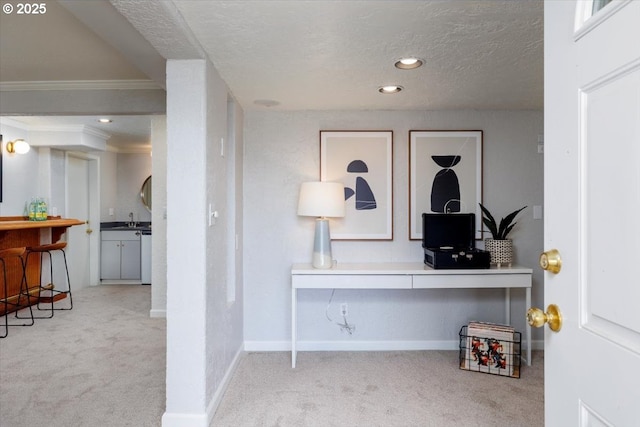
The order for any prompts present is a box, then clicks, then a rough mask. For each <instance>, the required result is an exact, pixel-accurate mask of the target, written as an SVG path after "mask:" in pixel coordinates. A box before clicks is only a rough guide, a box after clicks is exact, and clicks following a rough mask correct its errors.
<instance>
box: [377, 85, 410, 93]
mask: <svg viewBox="0 0 640 427" xmlns="http://www.w3.org/2000/svg"><path fill="white" fill-rule="evenodd" d="M402 89H404V88H403V87H402V86H398V85H388V86H382V87H379V88H378V92H380V93H398V92H400V91H401V90H402Z"/></svg>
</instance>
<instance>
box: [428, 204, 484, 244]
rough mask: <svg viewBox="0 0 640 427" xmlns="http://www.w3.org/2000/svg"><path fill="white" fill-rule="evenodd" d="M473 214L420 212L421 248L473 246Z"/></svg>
mask: <svg viewBox="0 0 640 427" xmlns="http://www.w3.org/2000/svg"><path fill="white" fill-rule="evenodd" d="M475 222H476V220H475V214H473V213H464V214H444V213H423V214H422V247H423V248H430V249H436V248H453V249H459V248H466V249H468V248H474V247H475V237H474V236H475V233H474V228H475Z"/></svg>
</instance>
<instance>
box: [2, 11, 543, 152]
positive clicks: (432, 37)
mask: <svg viewBox="0 0 640 427" xmlns="http://www.w3.org/2000/svg"><path fill="white" fill-rule="evenodd" d="M4 3H12V4H17V3H18V2H17V1H13V0H10V1H5V2H4ZM4 3H3V4H4ZM46 3H47V8H48V9H47V13H46V14H45V15H41V16H39V17H17V16H16V15H11V16H9V15H7V14H0V83H2V84H4V83H6V82H27V83H28V82H29V81H55V80H62V81H91V80H101V81H104V80H129V81H130V80H140V79H152V80H154V81H155V82H156V83H158V84H160V85H161V86H163V79H164V70H163V68H164V62H163V61H164V60H163V58H162V57H164V58H168V59H185V58H198V57H204V56H205V55H206V56H208V57H209V58H210V59H211V61H212V62H213V64H214V66H215V67H216V69H217V70H218V72H219V73H220V75H221V76H222V78H223V79H224V80H225V81H226V82H227V84H228V86H229V88H230V90H231V92H232V94H233V96H234V97H235V98H236V100H237V101H238V102H239V103H240V105H241V106H242V107H243V108H244V109H245V110H252V109H260V110H265V109H271V110H354V109H357V110H375V109H386V110H389V109H399V110H402V109H404V110H440V109H542V108H543V1H542V0H482V1H473V0H447V1H444V0H436V1H433V0H411V1H401V0H394V1H388V0H368V1H365V0H358V1H355V0H345V1H334V0H331V1H326V0H309V1H303V0H285V1H279V0H260V1H257V0H256V1H245V0H225V1H216V0H193V1H192V0H172V1H163V2H156V1H153V2H151V1H140V0H109V1H107V0H92V1H86V0H60V1H59V2H56V1H47V2H46ZM63 6H64V7H63ZM121 14H122V15H121ZM123 15H124V18H126V20H125V19H123ZM98 17H99V19H97V18H98ZM114 18H117V19H114ZM26 20H28V22H29V24H30V25H29V26H24V24H25V22H27V21H26ZM138 32H139V33H141V34H142V35H143V36H144V37H145V38H146V40H144V39H142V38H141V37H140V40H135V41H134V40H133V39H134V38H135V37H132V33H134V34H133V35H138V36H139V34H138ZM145 43H146V45H145ZM147 46H148V49H147ZM149 50H153V52H149ZM158 53H159V54H160V55H162V56H160V55H158ZM405 55H415V56H418V57H420V58H423V59H424V60H425V65H424V66H423V67H421V68H419V69H416V70H398V69H396V68H395V67H394V66H393V63H394V61H395V60H396V59H398V58H400V57H402V56H405ZM159 59H160V60H159ZM158 68H160V70H158ZM388 84H399V85H402V86H403V87H404V88H405V90H404V91H402V92H400V93H398V94H394V95H383V94H380V93H379V92H378V91H377V89H378V87H380V86H383V85H388ZM256 101H258V103H256ZM265 104H267V105H269V106H265ZM273 104H275V105H273ZM111 112H112V113H114V114H117V111H111ZM16 119H17V117H16ZM51 120H52V119H51V118H47V120H46V121H44V120H43V123H45V124H44V125H46V126H51ZM86 120H88V121H89V122H91V121H92V120H94V118H92V117H90V118H86V119H85V118H80V119H79V121H80V122H82V123H79V124H83V123H84V121H86ZM70 121H73V118H71V117H66V118H64V119H61V122H64V123H65V124H66V125H68V124H71V123H70ZM29 122H30V123H32V126H36V125H37V123H36V121H35V119H29ZM122 125H123V128H122V129H120V128H119V120H116V121H115V122H114V123H113V124H112V125H111V128H110V129H111V130H107V132H109V133H112V134H114V135H119V136H118V138H113V140H112V142H113V143H117V142H116V141H118V140H120V141H122V142H121V144H122V145H126V144H131V143H136V142H133V141H136V140H138V141H139V140H140V136H139V133H138V132H137V131H136V132H131V133H132V134H131V137H130V138H129V137H127V133H128V131H127V130H126V127H130V126H132V123H129V122H128V123H126V124H125V123H122ZM147 128H148V118H144V117H141V123H140V125H139V126H138V129H147ZM127 141H128V142H127ZM140 143H141V142H137V144H140ZM144 143H145V144H146V143H148V139H147V141H145V142H144Z"/></svg>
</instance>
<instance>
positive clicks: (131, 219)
mask: <svg viewBox="0 0 640 427" xmlns="http://www.w3.org/2000/svg"><path fill="white" fill-rule="evenodd" d="M127 225H128V226H129V227H135V226H136V223H135V222H134V221H133V212H129V223H128V224H127Z"/></svg>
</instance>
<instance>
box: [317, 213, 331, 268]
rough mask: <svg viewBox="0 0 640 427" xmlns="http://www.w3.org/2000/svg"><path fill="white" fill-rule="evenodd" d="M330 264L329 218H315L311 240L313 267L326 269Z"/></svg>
mask: <svg viewBox="0 0 640 427" xmlns="http://www.w3.org/2000/svg"><path fill="white" fill-rule="evenodd" d="M332 266H333V257H332V256H331V236H330V233H329V220H328V219H326V218H318V219H316V232H315V238H314V241H313V268H321V269H327V268H331V267H332Z"/></svg>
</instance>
